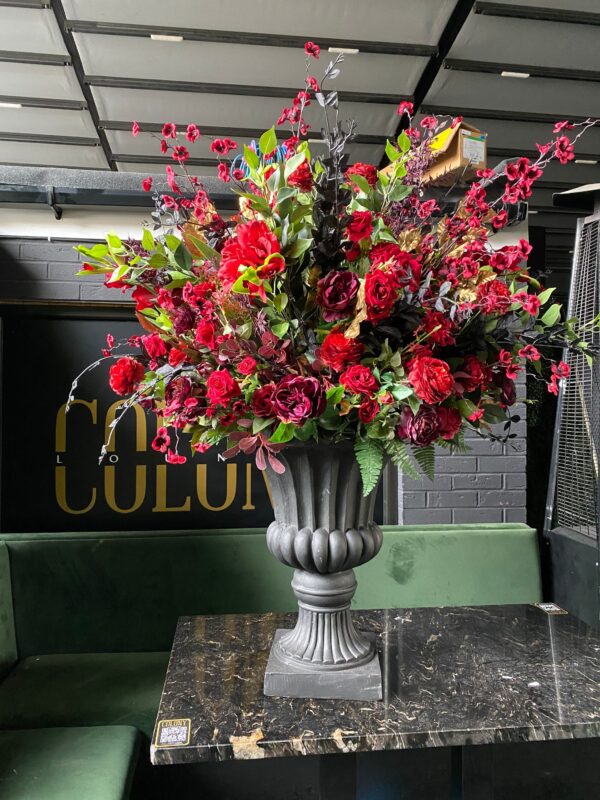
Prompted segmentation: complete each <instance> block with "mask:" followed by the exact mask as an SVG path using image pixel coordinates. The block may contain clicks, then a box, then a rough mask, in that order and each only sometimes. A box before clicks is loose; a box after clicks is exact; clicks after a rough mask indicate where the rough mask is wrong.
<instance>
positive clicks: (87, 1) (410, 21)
mask: <svg viewBox="0 0 600 800" xmlns="http://www.w3.org/2000/svg"><path fill="white" fill-rule="evenodd" d="M63 5H64V8H65V13H66V14H67V16H68V17H69V18H70V19H83V20H98V21H102V22H122V23H130V24H136V23H139V24H143V25H168V26H172V27H176V26H181V27H185V28H202V29H207V30H226V31H231V30H240V31H252V32H259V33H284V34H290V33H293V34H295V35H299V36H305V37H306V38H307V39H311V38H318V37H321V38H327V37H331V38H338V39H363V40H367V41H382V42H410V43H413V44H430V45H434V44H437V42H438V39H439V37H440V35H441V33H442V31H443V29H444V26H445V24H446V22H447V21H448V18H449V16H450V14H451V13H452V10H453V8H454V5H455V0H402V2H398V0H377V3H375V4H373V3H365V2H364V0H328V2H326V3H324V2H322V0H303V2H302V3H298V2H297V0H261V2H260V4H256V3H248V2H244V1H243V0H202V2H190V1H189V0H170V1H169V2H168V3H165V2H164V0H144V4H143V12H142V13H140V3H139V1H138V0H64V3H63Z"/></svg>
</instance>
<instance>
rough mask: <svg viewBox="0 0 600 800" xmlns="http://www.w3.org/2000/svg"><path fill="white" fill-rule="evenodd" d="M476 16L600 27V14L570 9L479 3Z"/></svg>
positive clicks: (476, 6) (476, 7)
mask: <svg viewBox="0 0 600 800" xmlns="http://www.w3.org/2000/svg"><path fill="white" fill-rule="evenodd" d="M473 10H474V11H475V13H476V14H484V15H486V16H490V17H508V18H513V19H532V20H536V21H537V22H563V23H565V22H567V23H572V24H574V25H600V14H598V13H595V12H593V11H577V10H575V9H573V10H572V9H569V8H542V7H534V6H518V5H512V4H510V5H508V4H505V3H487V2H479V0H477V2H476V3H475V8H474V9H473Z"/></svg>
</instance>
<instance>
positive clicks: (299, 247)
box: [286, 239, 313, 258]
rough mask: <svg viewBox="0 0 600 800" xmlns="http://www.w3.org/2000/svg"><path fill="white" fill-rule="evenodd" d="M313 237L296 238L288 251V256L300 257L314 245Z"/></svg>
mask: <svg viewBox="0 0 600 800" xmlns="http://www.w3.org/2000/svg"><path fill="white" fill-rule="evenodd" d="M312 243H313V240H312V239H296V241H295V242H294V243H293V244H292V246H291V247H290V249H289V250H288V251H287V252H286V255H287V256H288V258H300V256H301V255H303V254H304V253H306V251H307V250H309V249H310V247H311V246H312Z"/></svg>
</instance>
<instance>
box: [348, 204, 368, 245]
mask: <svg viewBox="0 0 600 800" xmlns="http://www.w3.org/2000/svg"><path fill="white" fill-rule="evenodd" d="M372 232H373V214H371V212H370V211H355V212H354V213H353V214H351V215H350V222H349V223H348V225H347V226H346V234H347V236H348V239H350V241H351V242H360V241H361V240H362V239H367V238H368V237H369V236H370V235H371V233H372Z"/></svg>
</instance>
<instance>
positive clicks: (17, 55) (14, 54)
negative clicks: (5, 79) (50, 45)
mask: <svg viewBox="0 0 600 800" xmlns="http://www.w3.org/2000/svg"><path fill="white" fill-rule="evenodd" d="M0 61H4V62H9V63H11V64H41V65H43V66H45V67H68V66H69V65H70V63H71V57H70V56H68V55H61V54H60V53H21V52H18V51H16V50H0Z"/></svg>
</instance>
